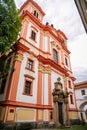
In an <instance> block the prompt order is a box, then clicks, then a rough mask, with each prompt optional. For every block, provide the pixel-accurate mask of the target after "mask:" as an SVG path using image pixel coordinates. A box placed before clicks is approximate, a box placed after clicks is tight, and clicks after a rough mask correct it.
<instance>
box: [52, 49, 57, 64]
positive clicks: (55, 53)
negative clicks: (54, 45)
mask: <svg viewBox="0 0 87 130" xmlns="http://www.w3.org/2000/svg"><path fill="white" fill-rule="evenodd" d="M53 58H54V62H56V63H58V52H57V51H56V50H55V49H53Z"/></svg>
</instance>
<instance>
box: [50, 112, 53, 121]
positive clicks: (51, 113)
mask: <svg viewBox="0 0 87 130" xmlns="http://www.w3.org/2000/svg"><path fill="white" fill-rule="evenodd" d="M52 119H53V112H52V111H50V120H52Z"/></svg>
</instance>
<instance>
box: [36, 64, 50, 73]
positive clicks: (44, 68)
mask: <svg viewBox="0 0 87 130" xmlns="http://www.w3.org/2000/svg"><path fill="white" fill-rule="evenodd" d="M38 69H39V71H41V72H43V73H48V74H50V73H51V69H50V68H48V67H43V66H41V65H40V66H39V68H38Z"/></svg>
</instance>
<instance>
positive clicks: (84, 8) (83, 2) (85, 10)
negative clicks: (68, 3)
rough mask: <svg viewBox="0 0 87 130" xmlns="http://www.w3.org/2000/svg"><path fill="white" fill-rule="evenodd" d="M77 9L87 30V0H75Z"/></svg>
mask: <svg viewBox="0 0 87 130" xmlns="http://www.w3.org/2000/svg"><path fill="white" fill-rule="evenodd" d="M75 3H76V6H77V9H78V11H79V14H80V17H81V19H82V22H83V25H84V28H85V31H86V32H87V0H75Z"/></svg>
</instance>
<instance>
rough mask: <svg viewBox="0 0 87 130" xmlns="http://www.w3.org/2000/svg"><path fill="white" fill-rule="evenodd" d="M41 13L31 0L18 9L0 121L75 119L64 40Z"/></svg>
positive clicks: (3, 82)
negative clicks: (19, 23) (16, 39)
mask: <svg viewBox="0 0 87 130" xmlns="http://www.w3.org/2000/svg"><path fill="white" fill-rule="evenodd" d="M44 15H45V13H44V11H43V10H42V9H41V7H40V6H39V5H38V4H37V3H36V2H34V1H33V0H27V1H26V2H25V3H24V4H23V6H22V7H21V8H20V16H21V17H22V29H21V32H20V36H19V42H18V44H16V46H15V48H16V49H15V51H14V52H10V53H9V54H8V55H7V57H6V58H3V59H4V60H5V59H6V65H9V66H10V68H11V69H10V71H9V72H8V74H7V75H6V76H5V77H2V79H1V84H0V121H1V122H44V121H47V122H54V123H56V125H57V126H60V125H62V124H65V125H66V124H69V123H70V121H71V120H74V119H78V114H77V108H76V101H75V93H74V80H75V78H74V77H73V74H72V69H71V62H70V51H69V50H68V47H67V37H66V35H65V34H64V33H63V32H62V31H61V30H57V29H55V28H54V27H53V25H49V23H48V22H47V23H46V25H44V24H43V18H44Z"/></svg>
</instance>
